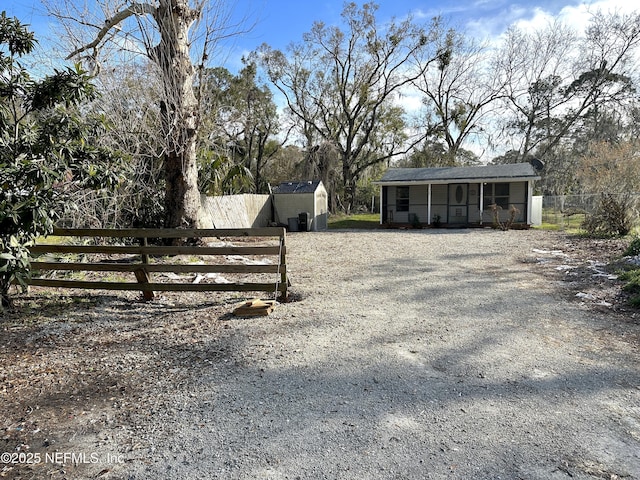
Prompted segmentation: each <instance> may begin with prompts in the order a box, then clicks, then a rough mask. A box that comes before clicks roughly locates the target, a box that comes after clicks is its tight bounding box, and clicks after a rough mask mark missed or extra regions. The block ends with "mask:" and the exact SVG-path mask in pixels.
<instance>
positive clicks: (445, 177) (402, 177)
mask: <svg viewBox="0 0 640 480" xmlns="http://www.w3.org/2000/svg"><path fill="white" fill-rule="evenodd" d="M512 178H531V179H535V178H538V174H537V173H536V172H535V170H534V169H533V167H532V166H531V165H530V164H528V163H513V164H508V165H483V166H479V167H437V168H390V169H389V170H387V172H386V173H385V174H384V175H383V177H382V178H381V179H380V180H379V181H378V182H376V183H391V182H427V181H429V182H447V181H450V180H458V181H461V180H472V181H473V180H496V179H512Z"/></svg>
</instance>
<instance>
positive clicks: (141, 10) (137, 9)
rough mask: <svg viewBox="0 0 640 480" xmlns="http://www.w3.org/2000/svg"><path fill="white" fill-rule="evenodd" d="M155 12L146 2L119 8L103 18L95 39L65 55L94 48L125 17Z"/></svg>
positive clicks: (69, 56) (72, 55)
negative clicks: (109, 16) (114, 12)
mask: <svg viewBox="0 0 640 480" xmlns="http://www.w3.org/2000/svg"><path fill="white" fill-rule="evenodd" d="M155 13H156V8H155V7H153V6H152V5H150V4H148V3H133V4H131V5H129V6H128V7H127V8H125V9H123V10H120V11H119V12H117V13H116V14H115V15H113V16H112V17H111V18H108V19H107V20H105V22H104V26H103V27H102V29H101V30H100V31H99V32H98V34H97V35H96V38H95V40H93V42H91V43H88V44H87V45H84V46H82V47H80V48H78V49H76V50H74V51H73V52H71V53H70V54H69V55H68V56H67V60H69V59H71V58H73V57H75V56H76V55H79V54H81V53H83V52H86V51H87V50H90V49H92V48H96V47H97V46H98V45H99V44H100V42H102V40H103V39H104V37H106V36H107V34H108V33H109V30H111V29H112V28H113V27H115V26H116V25H118V24H119V23H121V22H123V21H125V20H126V19H127V18H129V17H131V16H133V15H155Z"/></svg>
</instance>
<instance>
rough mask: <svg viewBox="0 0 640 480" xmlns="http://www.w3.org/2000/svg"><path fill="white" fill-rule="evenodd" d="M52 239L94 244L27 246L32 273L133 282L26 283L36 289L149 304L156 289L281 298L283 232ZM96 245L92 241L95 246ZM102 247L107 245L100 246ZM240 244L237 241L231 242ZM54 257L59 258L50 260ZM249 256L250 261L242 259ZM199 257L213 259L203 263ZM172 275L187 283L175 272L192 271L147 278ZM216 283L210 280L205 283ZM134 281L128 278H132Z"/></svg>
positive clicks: (94, 232) (92, 234) (60, 232)
mask: <svg viewBox="0 0 640 480" xmlns="http://www.w3.org/2000/svg"><path fill="white" fill-rule="evenodd" d="M53 235H54V236H59V237H71V238H76V239H78V238H89V239H93V240H94V242H93V243H97V244H91V245H87V244H83V245H78V244H38V245H35V246H33V247H31V249H30V250H31V255H32V256H33V255H38V256H39V257H38V258H37V259H34V260H33V261H32V262H31V269H32V271H33V272H36V271H37V272H40V273H41V274H42V273H43V272H92V273H104V272H113V273H118V274H123V273H124V274H126V273H133V274H134V276H135V282H133V281H124V280H121V279H116V280H109V279H105V278H102V277H101V278H98V279H97V280H85V279H77V278H76V279H69V278H57V277H45V276H38V277H36V276H34V278H32V279H31V280H30V284H31V285H34V286H41V287H57V288H60V287H63V288H80V289H100V290H140V291H142V293H143V295H144V298H145V299H147V300H150V299H152V298H153V297H154V292H156V291H177V292H187V291H189V292H216V291H217V292H229V291H238V292H251V291H256V292H257V291H260V292H273V293H274V294H276V295H278V294H280V296H281V298H284V299H286V297H287V288H288V278H287V265H286V233H285V230H284V228H254V229H56V230H54V232H53ZM228 237H231V238H241V239H242V240H243V241H242V242H240V243H242V244H241V245H230V244H228V242H223V243H224V244H223V245H221V246H200V245H182V246H164V245H156V244H154V245H149V239H154V240H162V239H178V238H188V239H204V238H218V239H222V238H228ZM127 238H128V239H130V242H137V243H139V245H134V244H117V245H113V244H112V242H113V241H114V240H124V239H127ZM96 241H97V242H96ZM104 243H108V244H107V245H104ZM236 243H239V242H236ZM52 255H53V256H55V255H57V256H58V258H52ZM183 256H189V257H191V258H196V259H197V261H198V263H189V262H186V263H185V262H184V261H180V257H183ZM247 257H251V258H247ZM202 258H206V259H212V258H213V259H215V260H216V262H215V263H205V262H204V261H203V260H201V259H202ZM152 273H155V274H159V273H167V274H172V275H173V277H171V278H170V279H173V280H187V278H186V277H184V276H180V275H177V274H185V273H194V274H196V276H195V278H194V279H193V280H192V281H191V282H190V283H186V282H185V281H179V282H158V281H155V282H154V281H152V279H151V274H152ZM220 273H225V274H239V275H245V276H246V275H252V276H260V277H261V278H262V277H263V276H264V275H267V276H268V277H269V278H272V280H273V281H264V280H263V281H256V280H255V279H249V280H246V279H242V278H241V279H239V280H236V281H228V280H226V279H224V278H223V277H220V276H218V274H220ZM209 278H213V279H215V280H214V282H213V283H212V282H209V281H208V279H209ZM132 280H133V278H132Z"/></svg>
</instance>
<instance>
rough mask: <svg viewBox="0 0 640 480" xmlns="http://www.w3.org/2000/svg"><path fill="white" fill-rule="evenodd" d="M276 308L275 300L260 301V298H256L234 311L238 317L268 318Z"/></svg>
mask: <svg viewBox="0 0 640 480" xmlns="http://www.w3.org/2000/svg"><path fill="white" fill-rule="evenodd" d="M275 306H276V302H275V300H260V299H259V298H254V299H253V300H249V301H248V302H244V303H241V304H240V305H238V306H237V307H236V308H235V309H234V310H233V314H234V315H236V316H238V317H254V316H266V315H269V314H270V313H271V312H272V311H273V309H274V308H275Z"/></svg>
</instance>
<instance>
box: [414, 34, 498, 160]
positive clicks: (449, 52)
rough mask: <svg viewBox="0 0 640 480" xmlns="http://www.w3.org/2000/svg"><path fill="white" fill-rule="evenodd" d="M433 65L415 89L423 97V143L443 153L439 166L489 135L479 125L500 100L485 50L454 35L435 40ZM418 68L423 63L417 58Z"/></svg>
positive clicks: (441, 36) (494, 76) (442, 36)
mask: <svg viewBox="0 0 640 480" xmlns="http://www.w3.org/2000/svg"><path fill="white" fill-rule="evenodd" d="M437 42H438V50H437V59H436V61H435V62H432V61H429V62H428V64H427V65H426V66H425V68H420V71H421V72H422V75H421V76H420V78H419V79H418V80H417V81H416V82H415V86H416V87H417V88H418V90H419V91H420V92H422V93H423V94H424V95H425V101H424V103H425V106H426V111H427V118H426V121H425V128H426V131H427V134H428V135H429V139H428V142H429V143H431V144H442V145H443V146H444V148H445V152H443V155H442V157H443V158H442V160H441V162H442V163H444V164H447V165H455V164H457V163H460V164H461V163H464V161H463V160H462V159H458V158H457V157H458V153H463V150H462V148H463V145H464V144H465V143H466V142H468V141H470V140H471V138H472V137H474V136H486V135H487V134H488V131H487V129H486V128H485V126H484V124H485V121H486V119H487V118H488V117H490V116H491V115H492V114H493V113H495V110H496V108H497V106H498V102H497V100H498V99H500V98H501V97H502V95H503V94H504V89H503V84H502V83H501V80H502V79H501V78H500V77H499V76H498V75H496V74H495V72H494V71H493V70H492V64H491V63H490V62H489V61H488V60H489V54H488V52H489V49H488V48H487V47H486V46H485V45H481V44H479V43H478V42H476V41H474V40H473V39H470V38H468V37H465V36H464V35H463V34H462V33H460V32H456V31H454V30H448V31H447V32H442V33H441V34H440V35H439V36H438V41H437ZM416 61H417V63H418V64H419V65H420V64H422V62H424V59H421V58H417V59H416Z"/></svg>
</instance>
